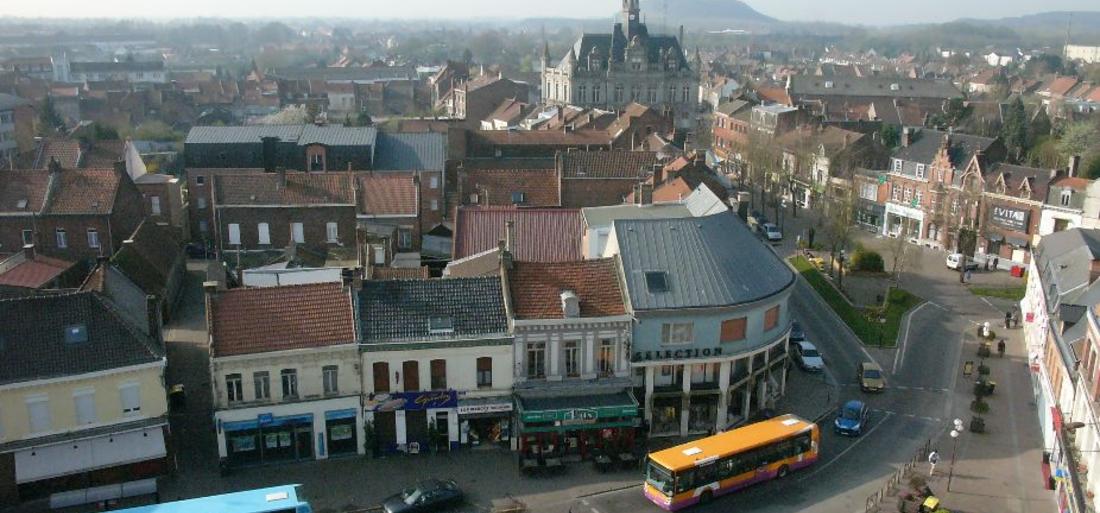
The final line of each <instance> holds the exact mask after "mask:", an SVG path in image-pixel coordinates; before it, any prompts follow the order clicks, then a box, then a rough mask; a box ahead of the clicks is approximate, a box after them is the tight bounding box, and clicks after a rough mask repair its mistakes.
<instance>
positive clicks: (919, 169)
mask: <svg viewBox="0 0 1100 513" xmlns="http://www.w3.org/2000/svg"><path fill="white" fill-rule="evenodd" d="M917 178H920V179H924V164H917Z"/></svg>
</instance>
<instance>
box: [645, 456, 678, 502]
mask: <svg viewBox="0 0 1100 513" xmlns="http://www.w3.org/2000/svg"><path fill="white" fill-rule="evenodd" d="M646 482H647V483H649V485H650V486H652V487H654V488H656V489H658V490H660V492H661V493H663V494H665V495H672V473H671V472H669V471H668V469H666V468H664V467H662V466H660V465H658V464H656V463H653V462H652V461H651V462H649V465H648V466H647V467H646Z"/></svg>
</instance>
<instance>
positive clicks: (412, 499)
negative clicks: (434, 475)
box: [401, 488, 424, 504]
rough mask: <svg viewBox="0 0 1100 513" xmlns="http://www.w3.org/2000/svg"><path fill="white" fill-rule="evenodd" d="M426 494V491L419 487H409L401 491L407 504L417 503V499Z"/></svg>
mask: <svg viewBox="0 0 1100 513" xmlns="http://www.w3.org/2000/svg"><path fill="white" fill-rule="evenodd" d="M423 496H424V493H423V492H421V491H420V489H419V488H409V489H407V490H405V491H404V492H401V498H402V499H403V500H404V501H405V504H416V501H418V500H420V498H421V497H423Z"/></svg>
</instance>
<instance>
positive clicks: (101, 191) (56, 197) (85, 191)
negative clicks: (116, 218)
mask: <svg viewBox="0 0 1100 513" xmlns="http://www.w3.org/2000/svg"><path fill="white" fill-rule="evenodd" d="M119 181H120V178H119V175H118V173H117V172H115V170H114V169H65V170H64V171H61V173H60V174H59V175H58V177H57V185H56V187H57V188H56V189H55V191H54V192H53V194H51V195H50V198H49V205H48V206H47V207H46V212H47V213H49V214H110V213H111V212H112V211H113V210H114V208H115V197H116V196H117V195H118V188H119Z"/></svg>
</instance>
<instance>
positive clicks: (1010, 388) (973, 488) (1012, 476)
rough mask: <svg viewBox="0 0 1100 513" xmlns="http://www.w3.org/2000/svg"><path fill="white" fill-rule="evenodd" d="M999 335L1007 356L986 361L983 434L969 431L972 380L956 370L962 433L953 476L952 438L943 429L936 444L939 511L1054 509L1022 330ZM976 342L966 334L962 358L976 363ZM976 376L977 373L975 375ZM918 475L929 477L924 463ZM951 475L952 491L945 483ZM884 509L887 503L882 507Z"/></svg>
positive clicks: (957, 412) (933, 484) (999, 331)
mask: <svg viewBox="0 0 1100 513" xmlns="http://www.w3.org/2000/svg"><path fill="white" fill-rule="evenodd" d="M995 330H996V332H997V337H998V338H1001V337H1002V336H1003V337H1005V338H1006V339H1007V340H1008V351H1007V352H1006V354H1005V357H1004V358H1003V359H1002V358H998V357H997V355H996V350H995V349H994V353H993V357H992V358H988V359H986V360H985V363H986V365H988V366H989V367H990V370H991V377H992V379H993V380H994V381H996V382H997V389H996V391H995V392H994V395H993V396H991V397H989V398H987V401H988V402H989V406H990V411H989V413H987V414H986V415H985V419H986V432H985V433H972V432H970V431H969V424H970V419H971V417H972V416H973V414H972V413H970V411H969V405H970V401H971V400H972V399H973V393H972V392H973V383H974V379H975V377H976V374H975V375H972V376H970V377H964V376H962V375H961V372H962V370H961V369H959V371H958V372H959V373H960V375H959V379H958V382H957V385H956V387H955V391H954V393H955V395H956V397H955V405H956V407H955V411H954V413H955V418H959V419H962V420H963V424H964V426H965V427H966V429H965V430H964V431H963V432H962V433H961V434H960V435H959V438H958V448H957V452H956V462H955V465H954V471H953V473H952V469H951V467H952V465H951V452H952V445H953V444H952V439H951V437H950V435H949V434H947V431H948V430H949V427H945V429H944V431H945V432H944V434H943V435H942V436H941V437H940V439H939V440H938V448H939V452H940V457H941V461H940V464H939V465H938V467H937V468H936V475H935V476H934V477H933V478H932V479H931V480H930V482H929V486H931V488H932V490H933V491H934V492H935V493H936V495H937V496H938V497H939V498H940V499H941V500H942V505H943V507H945V508H947V509H949V510H951V511H956V512H959V511H961V512H970V513H979V512H987V511H997V512H1006V513H1032V512H1036V513H1037V512H1048V511H1053V510H1054V508H1055V504H1054V492H1053V491H1050V490H1046V489H1045V487H1044V484H1045V483H1044V482H1043V477H1042V474H1041V471H1040V464H1041V462H1042V457H1043V447H1042V435H1041V434H1040V432H1039V426H1038V422H1037V413H1036V411H1035V402H1034V400H1033V395H1032V384H1031V377H1030V371H1029V369H1028V367H1027V350H1026V348H1025V347H1024V342H1023V330H1020V329H1012V330H1005V329H1004V328H1003V326H1000V327H999V329H998V328H995ZM977 348H978V339H977V337H976V336H974V335H973V334H968V335H967V336H966V337H965V341H964V343H963V353H962V360H963V361H964V362H965V361H973V362H974V363H975V365H977V364H978V363H979V360H980V359H979V358H978V357H977V356H976V355H977ZM975 372H976V371H975ZM921 467H923V469H921V468H918V472H923V475H928V465H927V463H925V464H923V465H922V466H921ZM949 477H950V481H951V483H950V490H948V480H949ZM884 506H885V507H888V506H889V505H884Z"/></svg>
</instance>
